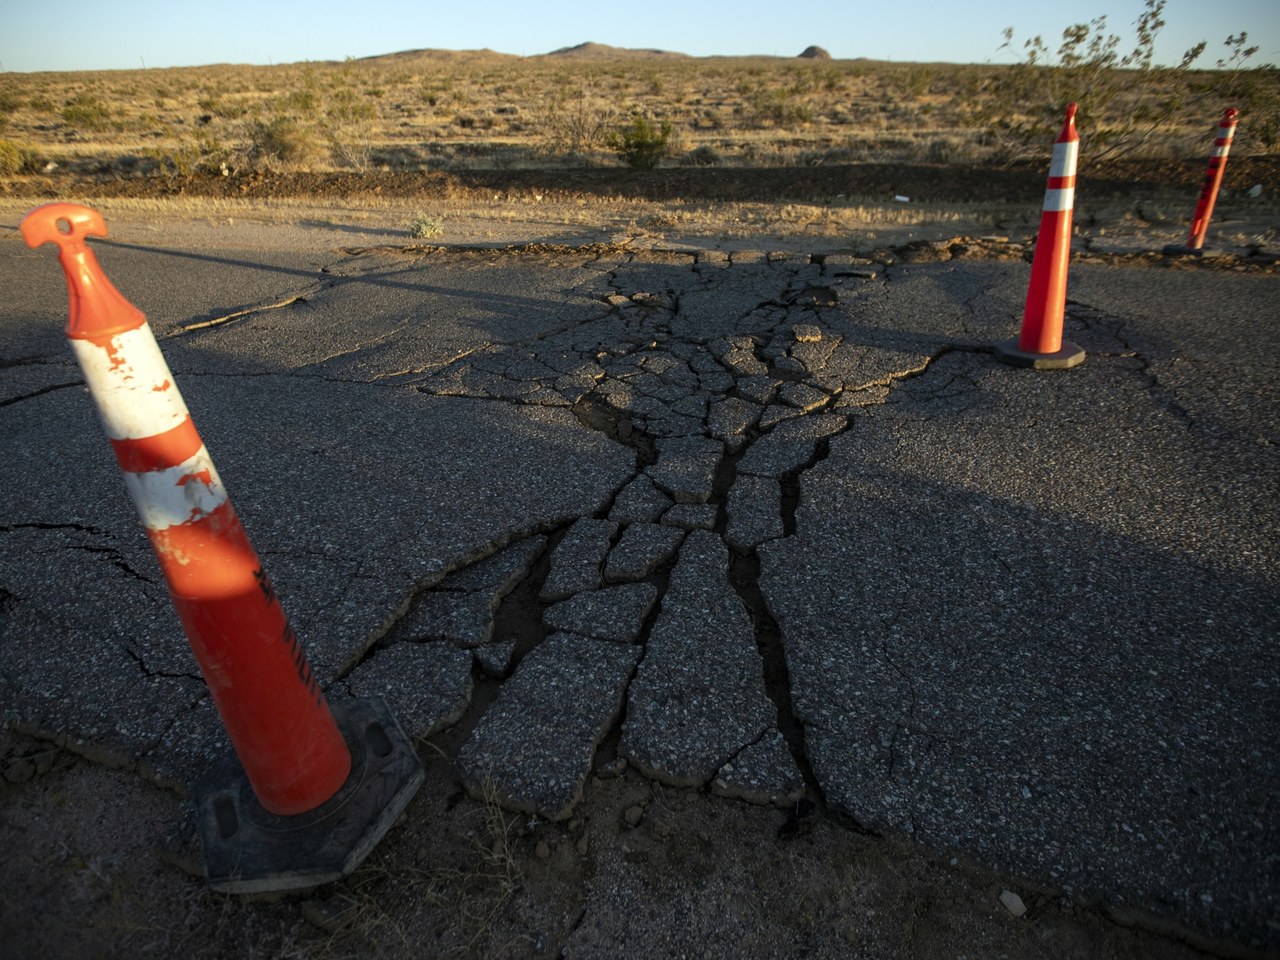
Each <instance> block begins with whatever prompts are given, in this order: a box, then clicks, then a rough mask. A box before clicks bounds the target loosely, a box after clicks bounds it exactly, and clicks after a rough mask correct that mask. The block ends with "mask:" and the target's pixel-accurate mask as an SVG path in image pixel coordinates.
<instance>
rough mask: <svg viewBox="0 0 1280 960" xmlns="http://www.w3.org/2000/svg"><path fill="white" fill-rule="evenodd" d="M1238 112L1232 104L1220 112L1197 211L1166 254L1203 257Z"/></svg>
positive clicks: (1167, 249)
mask: <svg viewBox="0 0 1280 960" xmlns="http://www.w3.org/2000/svg"><path fill="white" fill-rule="evenodd" d="M1239 117H1240V111H1239V110H1237V109H1236V108H1235V107H1231V108H1230V109H1228V110H1227V112H1226V113H1224V114H1223V115H1222V120H1221V122H1220V123H1219V124H1218V135H1217V136H1216V137H1215V138H1214V140H1213V154H1212V155H1211V156H1210V157H1209V169H1208V170H1207V171H1206V172H1205V175H1204V185H1203V186H1202V187H1201V188H1200V199H1199V200H1198V201H1196V214H1195V216H1194V217H1192V218H1191V233H1190V234H1188V236H1187V242H1186V243H1185V244H1178V243H1171V244H1169V246H1167V247H1165V248H1164V252H1165V253H1168V254H1175V255H1176V254H1181V255H1184V256H1185V255H1188V254H1189V255H1191V256H1193V257H1201V256H1204V255H1205V253H1206V252H1207V251H1206V250H1205V249H1204V238H1205V234H1206V233H1208V231H1209V218H1210V217H1212V216H1213V206H1214V204H1215V203H1217V202H1218V190H1219V189H1220V188H1221V186H1222V175H1223V174H1224V173H1225V172H1226V169H1227V154H1228V153H1230V152H1231V141H1232V140H1233V139H1234V138H1235V135H1236V121H1237V120H1238V119H1239Z"/></svg>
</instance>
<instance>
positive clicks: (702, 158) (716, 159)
mask: <svg viewBox="0 0 1280 960" xmlns="http://www.w3.org/2000/svg"><path fill="white" fill-rule="evenodd" d="M685 162H686V163H688V164H689V165H690V166H694V167H714V166H716V165H717V164H719V163H720V152H719V151H718V150H716V148H715V147H712V146H710V145H708V144H705V143H704V144H703V145H702V146H700V147H698V148H697V149H695V150H690V151H689V152H688V153H687V154H685Z"/></svg>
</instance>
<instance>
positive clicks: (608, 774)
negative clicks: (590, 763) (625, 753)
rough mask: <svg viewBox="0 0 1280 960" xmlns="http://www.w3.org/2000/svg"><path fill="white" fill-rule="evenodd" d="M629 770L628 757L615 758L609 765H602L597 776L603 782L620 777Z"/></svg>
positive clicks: (597, 768) (597, 769)
mask: <svg viewBox="0 0 1280 960" xmlns="http://www.w3.org/2000/svg"><path fill="white" fill-rule="evenodd" d="M626 769H627V758H626V757H614V758H613V759H612V760H610V761H609V762H608V763H602V764H600V766H598V767H596V769H595V775H596V776H597V777H599V778H600V779H601V780H612V779H613V778H614V777H620V776H622V774H623V771H625V770H626Z"/></svg>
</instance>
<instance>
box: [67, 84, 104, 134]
mask: <svg viewBox="0 0 1280 960" xmlns="http://www.w3.org/2000/svg"><path fill="white" fill-rule="evenodd" d="M62 120H63V122H64V123H66V124H67V125H68V126H72V127H80V128H82V129H85V130H101V129H102V128H104V127H106V126H108V125H109V124H110V123H111V109H110V108H109V107H108V106H107V105H106V104H105V103H103V102H102V101H101V100H99V99H98V98H97V96H96V95H95V94H92V93H88V92H86V91H81V92H80V93H77V94H76V95H75V96H74V97H72V98H71V99H70V100H69V101H67V104H66V106H64V107H63V108H62Z"/></svg>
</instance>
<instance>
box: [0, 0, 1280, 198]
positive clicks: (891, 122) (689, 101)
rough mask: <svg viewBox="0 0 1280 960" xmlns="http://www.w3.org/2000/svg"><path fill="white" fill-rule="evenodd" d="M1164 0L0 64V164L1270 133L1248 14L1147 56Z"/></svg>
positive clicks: (845, 150) (401, 158)
mask: <svg viewBox="0 0 1280 960" xmlns="http://www.w3.org/2000/svg"><path fill="white" fill-rule="evenodd" d="M1163 11H1164V2H1163V0H1148V3H1147V6H1146V8H1145V12H1144V14H1143V16H1142V17H1141V18H1140V19H1139V20H1138V21H1137V22H1136V23H1135V24H1133V25H1132V27H1133V31H1134V34H1135V35H1134V37H1133V38H1131V39H1129V40H1126V39H1124V38H1122V37H1121V36H1120V35H1119V34H1116V33H1113V32H1112V28H1111V26H1110V25H1109V24H1108V23H1107V22H1106V19H1105V18H1098V19H1095V20H1093V21H1090V22H1088V23H1082V24H1075V25H1072V26H1069V27H1067V28H1066V29H1065V30H1064V31H1063V35H1062V38H1061V41H1060V42H1059V43H1055V42H1054V40H1053V39H1052V38H1050V39H1048V40H1046V39H1044V38H1041V37H1033V38H1030V39H1023V38H1021V37H1019V36H1017V34H1016V33H1015V31H1014V29H1013V28H1010V29H1009V30H1008V31H1006V34H1005V37H1004V40H1005V44H1004V46H1003V47H1002V48H1000V50H999V52H997V53H995V54H994V55H995V56H997V57H998V58H1000V59H1002V60H1004V61H1006V62H1004V63H1000V64H974V65H951V64H921V63H885V62H878V61H872V60H825V59H801V58H795V59H785V58H771V57H762V58H732V57H728V58H701V59H694V58H690V57H683V56H679V55H673V54H665V55H658V54H644V53H640V52H627V51H619V50H612V49H610V48H594V47H593V48H591V49H589V50H586V51H583V50H580V49H577V48H575V49H574V50H569V51H563V52H559V53H556V54H549V55H545V56H538V57H528V58H521V57H514V56H507V55H503V54H498V53H493V52H491V51H480V52H464V53H458V52H448V51H410V52H404V53H394V54H389V55H386V56H381V57H375V58H371V59H365V60H350V61H347V62H344V63H333V62H325V63H301V64H288V65H279V66H267V67H255V66H234V65H217V66H205V67H190V68H177V69H167V70H124V71H110V72H101V73H90V72H85V73H30V74H14V73H7V74H0V175H3V176H9V177H13V176H23V175H32V174H51V173H55V172H56V171H58V170H63V171H64V172H66V171H68V170H76V171H78V172H81V173H86V172H87V173H92V174H97V175H110V176H114V177H162V178H163V177H170V178H173V177H185V176H190V175H193V174H204V175H213V176H237V175H244V174H248V173H255V174H257V173H268V174H269V173H275V172H283V171H294V172H296V171H312V172H317V171H333V170H347V171H358V172H359V171H370V170H377V171H385V170H390V171H418V170H437V171H438V170H445V171H456V170H478V169H488V170H494V169H496V170H503V169H516V168H520V169H529V168H533V169H538V168H542V169H545V168H564V169H580V168H593V167H610V166H612V167H627V166H629V167H634V168H637V169H648V168H652V167H653V166H655V165H659V164H661V165H662V166H666V167H671V166H685V167H714V166H721V167H777V166H793V167H799V166H811V167H812V166H823V165H845V164H855V163H860V162H869V161H875V162H901V161H907V162H913V163H936V164H948V165H971V164H1006V163H1015V162H1017V161H1019V160H1022V159H1025V158H1027V157H1028V156H1040V155H1042V154H1043V153H1044V151H1045V140H1046V137H1047V136H1048V137H1049V138H1050V139H1051V135H1052V132H1053V131H1054V130H1056V128H1057V127H1058V126H1059V125H1060V124H1061V117H1062V111H1063V108H1064V107H1065V105H1066V103H1068V102H1070V101H1078V102H1079V104H1080V113H1079V119H1078V123H1079V127H1080V131H1081V136H1082V137H1084V138H1088V139H1089V141H1090V142H1091V143H1092V144H1093V145H1094V148H1093V149H1090V150H1088V151H1086V152H1085V153H1083V154H1082V158H1081V162H1082V168H1087V167H1088V165H1089V164H1090V163H1095V164H1097V163H1103V162H1107V161H1112V160H1118V159H1121V158H1144V159H1154V160H1184V159H1188V158H1195V157H1203V156H1204V155H1206V153H1207V149H1208V142H1207V141H1208V138H1209V137H1210V136H1211V134H1212V128H1213V126H1214V124H1215V123H1216V120H1217V118H1218V117H1219V116H1220V115H1221V113H1222V111H1223V109H1224V108H1225V107H1226V106H1236V107H1237V108H1239V110H1240V111H1241V121H1240V127H1239V131H1238V135H1237V143H1236V147H1235V152H1236V153H1244V154H1253V155H1276V154H1277V153H1278V152H1280V70H1277V69H1276V67H1275V66H1274V65H1270V64H1268V65H1257V64H1255V63H1254V61H1253V58H1254V56H1255V55H1256V49H1255V48H1252V47H1250V46H1249V45H1248V38H1247V33H1245V32H1240V33H1233V34H1231V35H1230V36H1228V37H1227V39H1226V41H1225V43H1224V42H1222V41H1217V42H1216V43H1215V42H1208V43H1206V44H1202V45H1200V46H1199V47H1197V48H1193V50H1191V51H1188V55H1187V57H1186V58H1185V59H1184V60H1183V62H1182V63H1180V64H1178V65H1176V66H1169V67H1161V66H1157V65H1156V64H1155V63H1154V60H1153V44H1154V42H1155V38H1156V36H1157V35H1158V34H1159V32H1160V29H1161V28H1162V27H1163V25H1164V23H1163ZM999 39H1000V38H998V37H996V38H993V44H992V45H993V49H994V48H995V47H996V46H997V44H998V43H999ZM1009 61H1016V62H1009Z"/></svg>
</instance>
